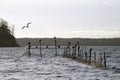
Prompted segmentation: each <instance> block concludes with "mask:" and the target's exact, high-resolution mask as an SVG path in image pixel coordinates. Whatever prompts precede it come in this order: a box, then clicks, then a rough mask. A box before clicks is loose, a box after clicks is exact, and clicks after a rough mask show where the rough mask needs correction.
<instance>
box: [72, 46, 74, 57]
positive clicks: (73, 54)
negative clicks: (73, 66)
mask: <svg viewBox="0 0 120 80" xmlns="http://www.w3.org/2000/svg"><path fill="white" fill-rule="evenodd" d="M73 56H74V46H72V57H73Z"/></svg>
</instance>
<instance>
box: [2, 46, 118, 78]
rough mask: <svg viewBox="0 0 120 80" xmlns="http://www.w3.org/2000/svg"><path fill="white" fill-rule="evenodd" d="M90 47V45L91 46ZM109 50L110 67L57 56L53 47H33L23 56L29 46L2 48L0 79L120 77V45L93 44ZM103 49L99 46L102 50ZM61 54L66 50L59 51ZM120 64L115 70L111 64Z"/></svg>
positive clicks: (108, 64)
mask: <svg viewBox="0 0 120 80" xmlns="http://www.w3.org/2000/svg"><path fill="white" fill-rule="evenodd" d="M88 48H89V47H88ZM93 49H94V51H98V52H100V51H104V50H105V51H106V52H107V55H110V56H109V57H108V58H107V66H110V67H109V68H111V69H108V70H104V69H99V68H95V67H93V66H89V65H86V64H82V63H78V62H76V61H73V60H72V59H66V58H63V57H61V56H58V57H55V56H54V54H55V51H54V49H44V50H42V53H43V57H42V58H41V57H40V56H39V53H40V52H39V49H32V50H31V53H32V56H31V57H27V56H23V54H24V53H25V52H26V48H24V47H21V48H0V80H120V72H119V67H120V59H119V56H120V47H119V46H118V47H111V48H109V47H108V48H107V47H106V48H103V47H102V48H99V47H98V48H97V47H95V48H93ZM99 49H100V50H99ZM58 52H59V54H62V53H63V50H59V51H58ZM113 67H114V68H117V69H118V70H117V69H115V70H117V71H115V70H113V69H112V68H113Z"/></svg>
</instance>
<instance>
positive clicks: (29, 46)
mask: <svg viewBox="0 0 120 80" xmlns="http://www.w3.org/2000/svg"><path fill="white" fill-rule="evenodd" d="M30 48H31V43H30V42H28V56H29V57H30V56H31V52H30Z"/></svg>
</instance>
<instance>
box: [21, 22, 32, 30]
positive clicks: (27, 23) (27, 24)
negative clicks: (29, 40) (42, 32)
mask: <svg viewBox="0 0 120 80" xmlns="http://www.w3.org/2000/svg"><path fill="white" fill-rule="evenodd" d="M30 24H31V22H29V23H27V26H23V27H22V29H24V28H25V27H26V28H29V25H30Z"/></svg>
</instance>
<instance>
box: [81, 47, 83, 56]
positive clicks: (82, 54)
mask: <svg viewBox="0 0 120 80" xmlns="http://www.w3.org/2000/svg"><path fill="white" fill-rule="evenodd" d="M81 58H83V46H82V50H81Z"/></svg>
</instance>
